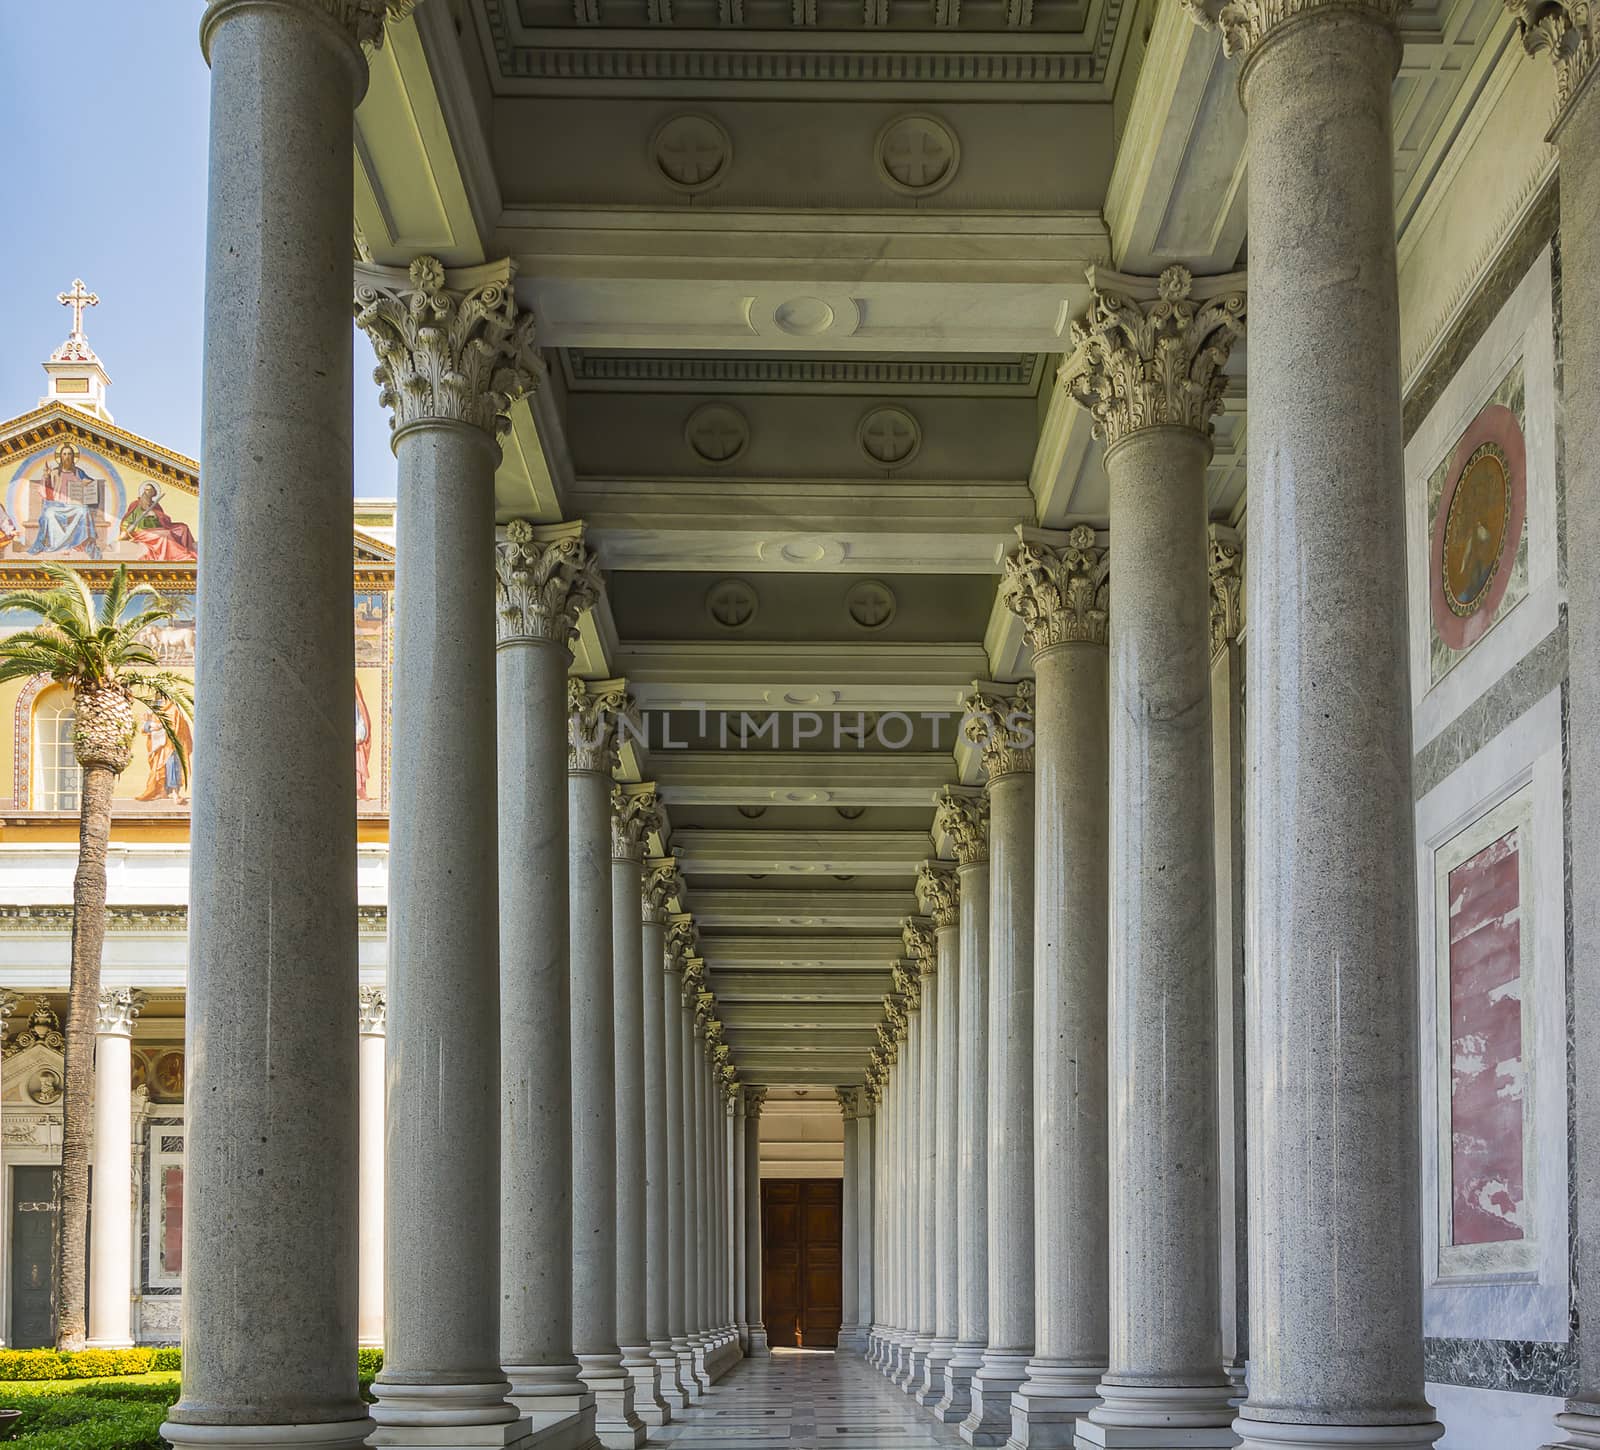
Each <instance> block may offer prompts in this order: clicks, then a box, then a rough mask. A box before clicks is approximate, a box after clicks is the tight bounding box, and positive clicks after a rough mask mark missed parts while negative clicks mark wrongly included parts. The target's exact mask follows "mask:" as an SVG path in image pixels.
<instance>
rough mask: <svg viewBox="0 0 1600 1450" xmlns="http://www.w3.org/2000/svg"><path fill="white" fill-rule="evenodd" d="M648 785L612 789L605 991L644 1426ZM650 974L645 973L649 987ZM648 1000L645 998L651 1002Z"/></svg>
mask: <svg viewBox="0 0 1600 1450" xmlns="http://www.w3.org/2000/svg"><path fill="white" fill-rule="evenodd" d="M661 826H662V821H661V807H660V802H659V800H658V799H657V796H656V788H655V786H654V785H651V784H642V785H614V786H612V787H611V941H612V946H611V990H612V998H613V1011H614V1017H613V1024H614V1033H613V1045H614V1047H615V1051H616V1113H617V1141H616V1172H617V1207H616V1213H617V1290H616V1292H617V1342H618V1346H619V1347H620V1349H621V1350H622V1367H623V1369H625V1370H626V1371H627V1372H628V1374H629V1375H630V1376H631V1377H632V1379H633V1407H634V1413H635V1414H637V1415H638V1417H639V1418H640V1419H641V1420H643V1421H644V1423H645V1424H647V1425H664V1424H666V1423H667V1421H668V1420H669V1419H670V1418H671V1415H670V1413H669V1411H668V1408H667V1402H666V1401H665V1400H664V1399H663V1398H662V1397H661V1370H660V1368H659V1367H658V1366H657V1364H656V1361H655V1358H654V1356H653V1355H652V1354H651V1353H650V1335H649V1331H648V1329H647V1327H646V1322H645V1321H646V1309H647V1303H648V1299H649V1292H650V1286H649V1268H648V1263H649V1261H648V1258H647V1254H646V1244H647V1237H648V1223H647V1220H648V1216H649V1206H648V1203H647V1199H648V1195H649V1176H648V1164H647V1149H646V1143H645V1102H646V1094H647V1092H648V1088H647V1084H646V1076H645V1008H644V995H645V992H644V961H645V958H644V853H645V848H646V846H647V845H648V843H649V838H650V836H651V835H652V834H656V835H659V833H660V831H661ZM653 981H654V974H653V973H652V983H653ZM656 995H657V994H656V993H654V992H652V993H651V996H652V997H653V998H654V997H656Z"/></svg>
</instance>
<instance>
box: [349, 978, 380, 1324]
mask: <svg viewBox="0 0 1600 1450" xmlns="http://www.w3.org/2000/svg"><path fill="white" fill-rule="evenodd" d="M386 1001H387V999H386V997H385V995H384V989H383V988H382V987H363V988H362V989H361V997H360V1006H359V1009H358V1010H359V1012H360V1018H359V1021H360V1025H361V1033H360V1037H361V1042H360V1046H359V1048H358V1049H357V1051H358V1053H359V1058H360V1061H359V1068H360V1090H359V1094H358V1100H359V1103H360V1109H361V1169H360V1182H361V1191H360V1200H359V1201H360V1210H359V1218H360V1228H361V1233H360V1256H359V1260H358V1267H357V1273H356V1281H357V1284H358V1286H359V1296H358V1299H357V1313H356V1332H357V1335H358V1338H357V1340H356V1343H357V1344H359V1345H360V1346H361V1347H362V1348H363V1349H366V1348H374V1349H381V1348H382V1347H383V1140H384V1118H385V1112H384V1094H385V1084H384V1077H385V1073H384V1051H385V1046H384V1033H383V1029H384V1019H385V1016H386V1015H387V1014H386V1011H385V1007H386Z"/></svg>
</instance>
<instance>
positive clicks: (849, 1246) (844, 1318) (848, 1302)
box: [833, 1087, 861, 1354]
mask: <svg viewBox="0 0 1600 1450" xmlns="http://www.w3.org/2000/svg"><path fill="white" fill-rule="evenodd" d="M833 1093H834V1096H835V1097H836V1098H838V1100H839V1114H840V1116H841V1117H842V1118H843V1119H844V1176H843V1178H842V1179H841V1182H840V1188H839V1193H840V1199H841V1209H842V1213H841V1218H840V1243H839V1303H840V1310H841V1312H840V1318H839V1352H840V1353H841V1354H855V1353H857V1352H858V1351H859V1350H860V1348H861V1310H860V1296H861V1284H860V1277H861V1268H860V1264H861V1260H860V1253H861V1246H860V1243H859V1242H858V1227H859V1226H858V1224H857V1220H856V1212H857V1208H858V1204H857V1201H856V1199H857V1195H856V1143H857V1133H856V1116H857V1113H858V1112H859V1111H860V1107H859V1104H860V1095H861V1089H860V1088H854V1087H840V1088H835V1089H834V1090H833Z"/></svg>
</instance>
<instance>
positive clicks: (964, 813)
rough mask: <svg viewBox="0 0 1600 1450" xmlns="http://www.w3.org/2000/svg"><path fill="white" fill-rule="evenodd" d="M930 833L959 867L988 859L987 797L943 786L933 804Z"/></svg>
mask: <svg viewBox="0 0 1600 1450" xmlns="http://www.w3.org/2000/svg"><path fill="white" fill-rule="evenodd" d="M933 829H934V834H935V835H936V836H943V837H945V839H946V840H948V841H949V843H950V849H951V850H952V851H954V852H955V857H956V861H957V863H958V864H960V865H962V866H972V865H976V864H977V863H978V862H980V861H987V860H988V859H989V797H988V796H987V795H985V794H984V793H983V792H982V791H978V790H971V791H968V790H959V789H955V788H952V787H950V786H946V787H945V788H944V789H943V790H941V791H940V792H939V794H938V796H937V797H936V798H935V799H934V803H933Z"/></svg>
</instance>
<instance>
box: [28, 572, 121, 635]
mask: <svg viewBox="0 0 1600 1450" xmlns="http://www.w3.org/2000/svg"><path fill="white" fill-rule="evenodd" d="M39 567H40V568H41V569H43V570H44V572H45V573H46V574H48V575H49V576H50V577H51V578H52V579H54V580H55V581H56V583H57V584H59V585H60V586H61V593H62V594H63V595H65V597H66V599H67V600H69V601H75V605H76V607H74V608H73V610H72V615H73V624H74V625H75V627H76V628H77V630H78V631H79V632H81V633H83V634H89V633H92V632H93V630H94V617H95V608H94V594H93V592H92V591H91V590H90V588H89V581H88V580H87V579H85V578H84V577H83V575H82V574H80V573H79V572H78V571H77V570H76V569H69V568H67V566H66V565H65V564H57V563H52V562H50V561H48V560H41V561H40V564H39ZM124 567H126V566H124ZM60 623H61V625H62V627H63V628H71V627H73V626H69V625H68V624H67V621H66V620H65V619H61V621H60Z"/></svg>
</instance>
